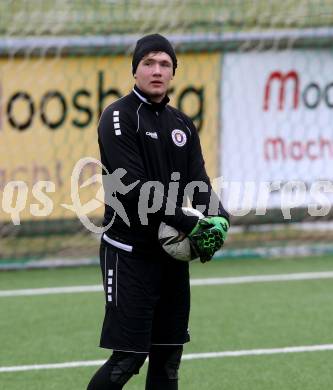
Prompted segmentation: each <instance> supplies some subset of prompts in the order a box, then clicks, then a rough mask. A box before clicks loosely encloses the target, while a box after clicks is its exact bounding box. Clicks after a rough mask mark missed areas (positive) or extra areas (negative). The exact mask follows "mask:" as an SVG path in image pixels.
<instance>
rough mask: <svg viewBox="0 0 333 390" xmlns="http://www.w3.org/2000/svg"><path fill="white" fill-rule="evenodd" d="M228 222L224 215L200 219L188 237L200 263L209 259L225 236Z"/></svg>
mask: <svg viewBox="0 0 333 390" xmlns="http://www.w3.org/2000/svg"><path fill="white" fill-rule="evenodd" d="M228 229H229V222H228V221H227V219H226V218H224V217H206V218H203V219H200V220H199V221H198V223H197V224H196V226H195V227H194V229H193V230H192V232H191V233H190V234H189V238H190V240H191V243H192V245H193V247H194V249H195V250H196V251H197V253H198V255H199V257H200V260H201V262H202V263H205V262H206V261H209V260H211V259H212V257H213V256H214V253H215V252H216V251H217V250H218V249H220V248H221V246H222V245H223V244H224V241H225V240H226V238H227V231H228Z"/></svg>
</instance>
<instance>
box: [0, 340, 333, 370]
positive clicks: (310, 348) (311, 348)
mask: <svg viewBox="0 0 333 390" xmlns="http://www.w3.org/2000/svg"><path fill="white" fill-rule="evenodd" d="M321 351H333V344H321V345H307V346H300V347H284V348H271V349H249V350H240V351H225V352H205V353H189V354H185V355H183V357H182V360H194V359H214V358H215V359H216V358H228V357H240V356H260V355H277V354H286V353H302V352H321ZM104 362H105V360H86V361H77V362H65V363H54V364H32V365H25V366H11V367H10V366H8V367H0V373H3V372H18V371H32V370H50V369H61V368H76V367H91V366H101V365H102V364H104Z"/></svg>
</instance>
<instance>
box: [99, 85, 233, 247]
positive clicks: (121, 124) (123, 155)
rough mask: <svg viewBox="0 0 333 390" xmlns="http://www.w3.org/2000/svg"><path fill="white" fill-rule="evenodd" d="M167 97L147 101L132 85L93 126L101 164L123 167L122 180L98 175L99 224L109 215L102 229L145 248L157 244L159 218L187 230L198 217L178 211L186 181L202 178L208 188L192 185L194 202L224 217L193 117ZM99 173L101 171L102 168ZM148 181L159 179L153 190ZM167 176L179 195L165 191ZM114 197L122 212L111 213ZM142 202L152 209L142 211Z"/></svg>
mask: <svg viewBox="0 0 333 390" xmlns="http://www.w3.org/2000/svg"><path fill="white" fill-rule="evenodd" d="M168 102H169V98H168V97H167V96H166V97H165V98H164V99H163V101H162V102H161V103H154V102H151V101H149V98H148V97H147V96H146V95H145V94H144V93H143V92H142V91H140V90H139V89H138V88H137V87H136V86H135V87H134V89H133V90H132V92H131V93H130V94H129V95H126V96H124V97H123V98H121V99H119V100H117V101H116V102H114V103H112V104H111V105H110V106H108V107H107V108H106V109H105V110H104V111H103V113H102V116H101V119H100V122H99V126H98V142H99V147H100V154H101V161H102V163H103V165H104V167H105V168H106V170H107V172H108V173H109V174H112V173H113V172H114V171H115V170H117V169H119V168H122V170H121V171H119V172H120V173H121V175H120V176H121V183H122V184H119V181H117V180H116V181H114V178H113V179H112V180H108V179H107V178H108V177H109V178H110V176H103V179H106V180H104V188H105V198H106V199H105V203H106V205H105V215H104V226H106V225H108V224H109V223H110V222H111V221H113V223H112V225H111V227H110V228H109V229H108V231H107V232H106V233H107V236H109V237H111V238H112V237H113V238H115V239H118V240H120V241H122V242H124V243H127V244H129V245H133V246H134V248H136V249H138V250H141V251H145V252H154V251H155V250H157V249H158V248H159V244H158V241H157V232H158V227H159V224H160V223H161V221H164V222H166V223H167V224H168V225H171V226H173V227H175V228H176V229H178V230H180V231H182V232H184V233H189V232H190V231H191V230H192V229H193V227H194V226H195V224H196V222H197V217H192V216H186V215H184V214H183V212H182V211H181V206H182V205H183V195H184V189H185V187H186V185H187V184H188V183H190V182H193V181H199V182H203V183H204V184H206V185H207V188H208V191H206V192H202V191H199V190H198V189H196V191H195V192H194V196H193V202H192V206H193V207H196V206H197V205H205V206H206V210H205V211H204V212H203V214H205V215H208V214H210V215H212V214H214V215H222V216H224V217H226V218H228V213H227V212H226V211H225V210H224V208H223V207H222V205H221V203H220V202H219V201H218V200H217V196H216V195H215V193H214V192H212V188H211V184H210V180H209V178H208V176H207V173H206V170H205V165H204V160H203V156H202V152H201V146H200V141H199V136H198V133H197V130H196V128H195V126H194V124H193V122H192V121H191V120H190V119H189V118H188V117H187V116H186V115H185V114H183V113H182V112H180V111H179V110H177V109H175V108H173V107H171V106H169V105H168ZM125 171H126V174H124V172H125ZM103 173H104V175H105V173H106V172H103ZM123 174H124V175H123ZM172 174H173V175H172ZM122 175H123V176H122ZM171 175H172V176H171ZM136 181H138V183H137V184H136V185H135V186H134V188H133V189H131V190H130V191H128V189H126V188H125V186H129V185H130V184H131V183H134V182H136ZM151 181H154V182H159V184H157V186H156V189H155V193H154V189H152V188H151V184H150V182H151ZM170 182H172V185H171V187H170V188H172V187H173V186H174V187H176V186H178V185H179V190H178V196H169V197H168V189H169V185H170ZM173 193H176V192H175V191H173ZM211 193H212V196H214V200H215V202H216V207H215V209H216V211H215V212H214V213H212V212H210V213H208V206H209V204H210V197H211ZM170 194H171V192H170V193H169V195H170ZM149 195H150V197H149V202H147V201H148V196H149ZM153 195H154V197H155V198H153ZM115 197H116V199H117V200H118V201H119V202H120V205H121V206H123V209H124V211H126V214H125V218H124V214H123V212H122V211H121V210H120V212H118V213H115V211H114V209H113V207H111V205H112V204H113V205H114V203H113V201H114V200H115ZM139 199H140V202H139ZM154 201H155V202H156V203H155V206H154ZM147 204H148V207H152V210H155V212H153V213H148V214H147V213H146V212H144V210H146V209H147ZM118 205H119V203H118ZM138 206H139V207H138ZM138 208H139V210H138ZM116 209H117V207H116ZM118 210H119V209H118ZM140 210H143V212H140ZM166 210H167V213H166ZM168 210H169V211H168ZM170 210H171V212H170ZM119 214H120V215H119ZM166 214H173V215H166ZM140 216H141V219H140ZM142 216H143V217H142ZM145 216H147V219H146V218H145ZM126 217H127V218H128V220H126ZM113 218H114V219H113ZM126 222H128V223H129V224H130V226H128V224H127V223H126Z"/></svg>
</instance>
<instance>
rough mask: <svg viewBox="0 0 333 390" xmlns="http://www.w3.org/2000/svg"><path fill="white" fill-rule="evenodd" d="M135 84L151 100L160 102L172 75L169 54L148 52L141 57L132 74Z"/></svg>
mask: <svg viewBox="0 0 333 390" xmlns="http://www.w3.org/2000/svg"><path fill="white" fill-rule="evenodd" d="M134 77H135V78H136V85H137V86H138V87H139V88H140V89H141V91H142V92H145V93H146V94H147V95H148V96H149V97H150V99H151V100H152V101H153V102H160V101H161V100H162V99H163V98H164V96H165V95H166V93H167V90H168V87H169V83H170V81H171V79H172V77H173V64H172V59H171V57H170V56H169V54H167V53H164V52H161V51H159V52H150V53H148V54H147V55H146V56H144V57H143V58H142V60H141V61H140V62H139V65H138V67H137V69H136V73H135V75H134Z"/></svg>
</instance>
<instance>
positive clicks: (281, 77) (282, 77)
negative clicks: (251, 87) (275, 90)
mask: <svg viewBox="0 0 333 390" xmlns="http://www.w3.org/2000/svg"><path fill="white" fill-rule="evenodd" d="M288 79H291V80H292V81H293V82H294V89H293V108H294V109H296V108H298V103H299V89H300V86H299V77H298V73H297V72H296V71H294V70H291V71H290V72H288V73H283V72H280V71H275V72H272V73H271V74H270V75H269V77H268V79H267V81H266V85H265V93H264V111H267V110H268V109H269V102H270V96H271V85H272V83H273V81H274V80H277V81H279V82H280V84H279V104H278V109H279V110H283V108H284V102H285V96H286V91H285V84H286V82H287V81H288Z"/></svg>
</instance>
